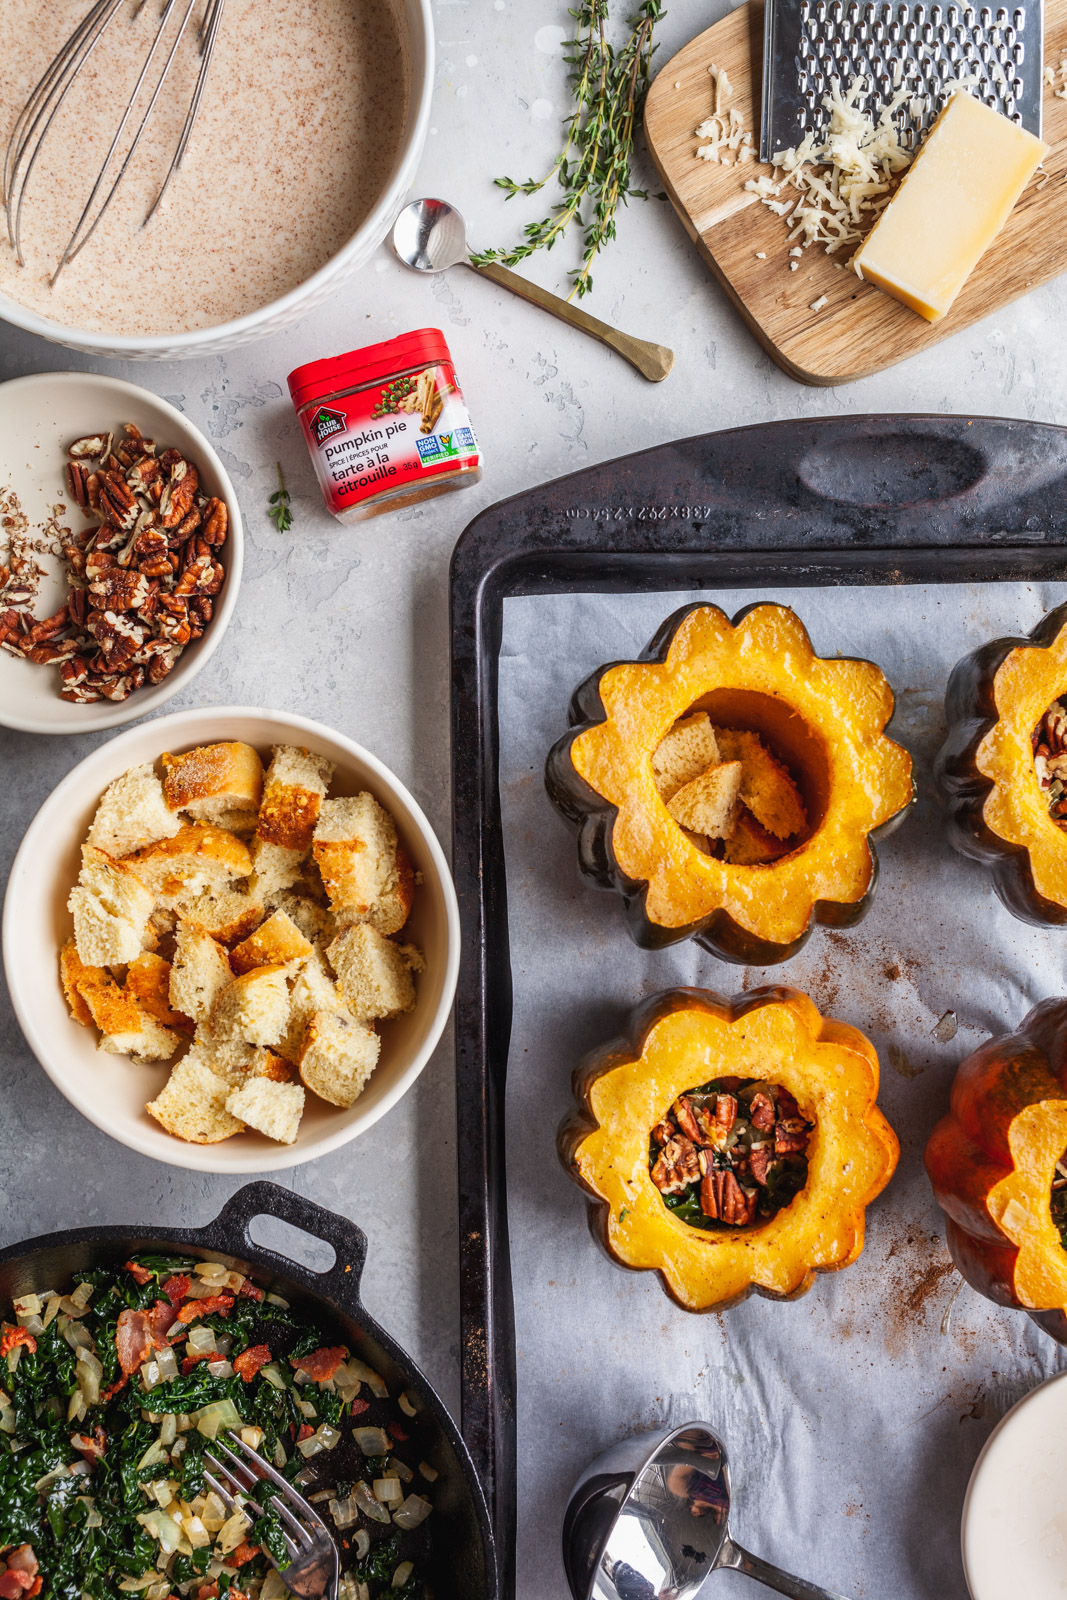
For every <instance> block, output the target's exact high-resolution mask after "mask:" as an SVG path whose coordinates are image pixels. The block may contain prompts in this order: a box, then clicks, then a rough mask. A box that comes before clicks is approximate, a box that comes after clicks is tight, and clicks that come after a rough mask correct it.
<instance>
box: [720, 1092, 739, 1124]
mask: <svg viewBox="0 0 1067 1600" xmlns="http://www.w3.org/2000/svg"><path fill="white" fill-rule="evenodd" d="M715 1121H716V1123H717V1124H718V1126H719V1127H720V1128H721V1129H722V1131H723V1133H729V1131H730V1129H731V1128H732V1127H733V1125H734V1123H735V1122H736V1121H737V1099H736V1096H734V1095H732V1094H719V1095H716V1096H715Z"/></svg>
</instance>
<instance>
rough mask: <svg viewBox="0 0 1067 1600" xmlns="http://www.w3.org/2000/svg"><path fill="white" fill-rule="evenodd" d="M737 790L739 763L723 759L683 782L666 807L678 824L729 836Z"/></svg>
mask: <svg viewBox="0 0 1067 1600" xmlns="http://www.w3.org/2000/svg"><path fill="white" fill-rule="evenodd" d="M740 793H741V763H740V761H724V762H723V763H722V765H721V766H718V767H711V768H710V769H709V770H708V771H707V772H702V773H701V775H700V777H699V778H694V779H693V780H692V782H691V783H685V784H683V785H682V787H681V788H680V789H679V790H677V791H676V793H674V794H672V795H671V798H670V799H669V800H668V801H667V810H668V811H669V812H670V814H671V816H672V817H673V818H674V820H675V822H677V824H678V826H679V827H680V828H688V829H689V830H690V831H691V832H693V833H703V834H705V835H706V836H707V837H708V838H709V839H728V838H729V836H730V834H731V833H732V832H733V829H734V823H735V822H736V820H737V808H738V805H739V804H740V802H739V800H738V795H739V794H740Z"/></svg>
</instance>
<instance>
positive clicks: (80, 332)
mask: <svg viewBox="0 0 1067 1600" xmlns="http://www.w3.org/2000/svg"><path fill="white" fill-rule="evenodd" d="M399 9H400V14H401V17H402V18H403V21H404V22H405V24H406V26H407V32H408V48H409V53H410V61H411V96H410V105H409V109H408V119H407V125H406V127H405V129H404V133H403V137H402V139H401V144H400V149H399V152H398V154H397V159H396V163H395V165H394V167H393V171H392V173H391V175H390V178H389V182H388V184H387V186H386V188H385V190H384V191H383V193H382V194H381V195H380V196H379V198H378V200H377V201H376V202H375V204H374V206H373V207H372V208H371V210H370V211H369V212H368V214H367V215H366V216H365V217H364V219H363V221H362V222H361V223H360V225H359V227H358V228H357V229H356V232H355V233H354V234H353V235H352V237H351V239H349V240H348V242H347V243H346V244H345V245H343V246H342V247H341V249H340V250H339V251H338V252H337V254H336V255H335V256H331V258H330V260H329V261H327V262H326V263H325V264H324V265H323V266H321V267H320V268H319V270H318V271H317V272H315V273H313V274H312V275H311V277H310V278H306V279H305V280H304V282H303V283H300V284H297V286H296V288H295V289H290V291H289V293H288V294H285V295H282V297H281V298H280V299H278V300H273V301H271V303H270V304H269V305H265V306H261V307H260V308H259V309H258V310H257V311H250V312H249V313H248V314H247V315H246V316H243V317H236V318H234V319H233V321H231V322H222V323H218V324H217V325H216V326H215V327H213V328H197V329H194V330H192V331H189V332H183V331H182V330H181V329H179V328H176V329H175V330H174V331H173V332H172V333H161V334H153V335H148V334H121V333H111V332H100V331H99V330H95V331H94V330H91V329H88V328H71V327H67V326H66V325H65V324H64V323H61V322H56V321H54V320H53V319H52V318H51V317H44V316H42V315H41V314H40V312H37V311H31V310H29V309H28V308H27V307H26V306H21V305H19V303H18V301H17V300H12V299H11V298H10V296H9V295H6V294H0V318H3V320H4V321H5V322H11V323H14V325H15V327H16V328H25V329H26V331H27V332H28V333H36V334H39V335H40V336H41V338H42V339H51V340H53V341H54V342H55V343H56V344H64V345H67V346H68V347H69V348H70V349H71V350H82V351H84V352H85V353H86V354H87V355H94V356H104V357H106V358H107V359H108V360H112V361H150V360H159V361H177V360H181V359H182V358H183V357H186V356H201V357H203V356H215V355H218V354H219V353H220V352H221V351H223V350H233V349H235V348H236V347H237V346H239V345H245V344H252V343H254V341H255V340H257V339H262V338H263V337H264V336H265V335H266V334H269V333H277V332H278V331H279V329H281V328H287V327H289V326H290V324H292V323H294V322H298V321H299V320H300V318H301V317H304V316H306V315H307V313H308V312H309V311H311V310H312V309H313V308H314V307H315V306H317V305H320V304H321V303H322V301H323V300H325V299H327V298H328V296H329V295H331V294H333V292H334V290H335V289H337V288H338V287H339V286H340V285H341V284H342V283H344V282H345V280H346V279H347V278H349V277H351V275H352V273H354V272H355V271H357V270H358V268H360V267H362V266H363V265H364V263H365V262H366V261H368V260H369V259H370V257H371V255H372V254H373V252H374V251H375V250H376V249H377V247H378V246H379V245H380V244H381V242H382V240H383V239H384V238H385V236H386V234H387V233H388V232H389V229H390V228H391V227H392V225H393V223H394V221H395V220H396V216H397V213H398V212H399V210H400V207H401V205H402V204H403V202H404V199H405V197H406V195H407V193H408V190H409V189H410V187H411V185H412V183H413V182H414V181H415V172H416V169H417V167H418V164H419V160H420V158H421V156H422V150H423V146H424V145H425V143H426V133H427V129H428V128H429V125H430V102H431V99H432V98H433V77H434V35H433V16H432V14H431V11H430V0H399Z"/></svg>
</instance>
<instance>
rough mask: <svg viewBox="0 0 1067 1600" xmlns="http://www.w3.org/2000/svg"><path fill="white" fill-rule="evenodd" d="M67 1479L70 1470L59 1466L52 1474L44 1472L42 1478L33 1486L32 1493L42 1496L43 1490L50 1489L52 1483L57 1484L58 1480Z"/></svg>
mask: <svg viewBox="0 0 1067 1600" xmlns="http://www.w3.org/2000/svg"><path fill="white" fill-rule="evenodd" d="M69 1477H70V1468H69V1467H64V1466H62V1465H60V1466H58V1467H56V1468H55V1470H54V1471H53V1472H46V1473H45V1475H44V1477H43V1478H38V1479H37V1482H36V1483H35V1484H34V1486H33V1488H34V1493H35V1494H44V1492H45V1490H46V1489H50V1488H51V1487H52V1485H53V1484H54V1483H58V1482H59V1480H60V1478H69Z"/></svg>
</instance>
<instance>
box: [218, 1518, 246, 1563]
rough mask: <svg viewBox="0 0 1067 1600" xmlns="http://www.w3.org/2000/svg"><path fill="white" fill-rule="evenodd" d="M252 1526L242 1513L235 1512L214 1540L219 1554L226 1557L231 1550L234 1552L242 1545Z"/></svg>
mask: <svg viewBox="0 0 1067 1600" xmlns="http://www.w3.org/2000/svg"><path fill="white" fill-rule="evenodd" d="M251 1526H252V1524H251V1522H250V1521H249V1519H248V1517H246V1516H245V1514H244V1512H243V1511H235V1512H234V1514H233V1516H232V1517H230V1518H229V1519H228V1521H226V1522H224V1523H223V1525H222V1528H221V1529H220V1530H219V1536H218V1539H217V1540H216V1544H217V1545H218V1549H219V1553H220V1554H221V1555H224V1556H228V1555H229V1553H230V1551H231V1550H236V1549H237V1546H238V1545H239V1544H243V1543H244V1537H245V1534H246V1533H247V1532H248V1530H249V1528H250V1527H251Z"/></svg>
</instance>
